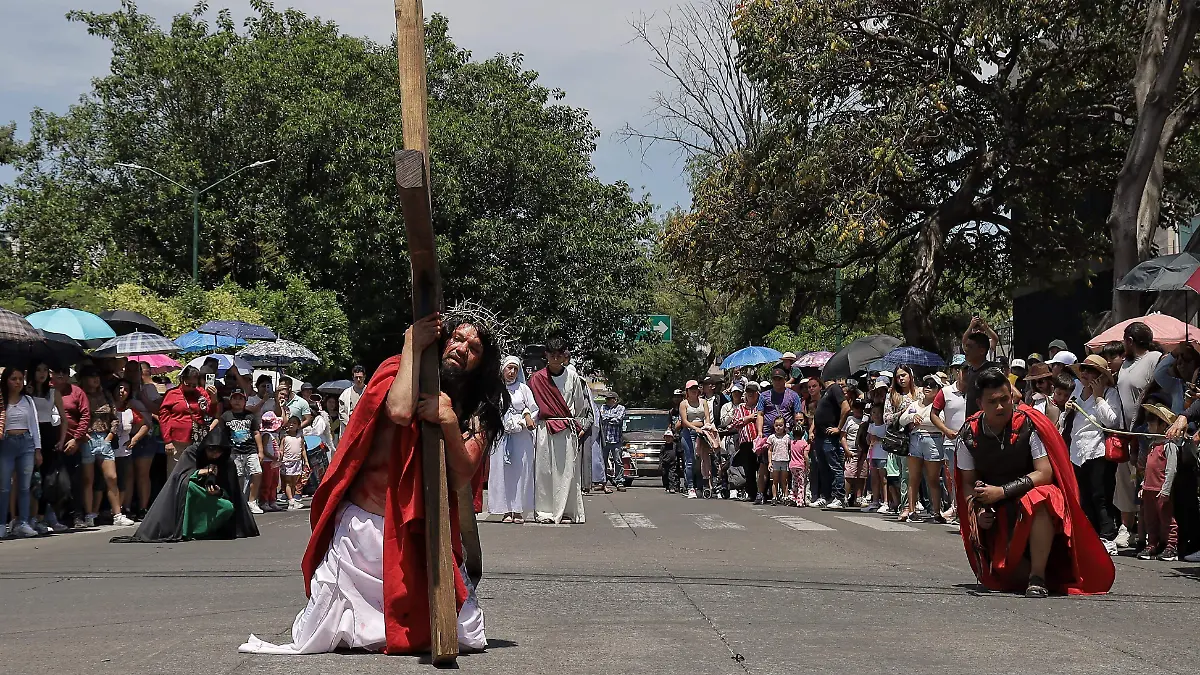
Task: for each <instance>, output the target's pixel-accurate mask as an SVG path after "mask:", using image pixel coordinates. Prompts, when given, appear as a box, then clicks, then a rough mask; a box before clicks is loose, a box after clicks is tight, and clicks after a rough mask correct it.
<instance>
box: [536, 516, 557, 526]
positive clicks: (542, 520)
mask: <svg viewBox="0 0 1200 675" xmlns="http://www.w3.org/2000/svg"><path fill="white" fill-rule="evenodd" d="M536 522H537V524H538V525H554V524H555V522H554V519H553V518H538V519H537V521H536Z"/></svg>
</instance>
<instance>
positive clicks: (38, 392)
mask: <svg viewBox="0 0 1200 675" xmlns="http://www.w3.org/2000/svg"><path fill="white" fill-rule="evenodd" d="M42 366H45V367H46V381H45V382H43V383H41V385H39V384H38V381H37V369H38V368H41V367H42ZM53 378H54V369H53V368H51V367H50V364H48V363H39V364H37V365H36V366H34V367H33V376H32V377H30V375H29V373H25V380H26V385H25V386H26V388H27V389H28V390H29V393H30V395H32V396H36V397H38V398H47V397H49V396H50V391H51V390H52V387H51V385H50V380H51V379H53Z"/></svg>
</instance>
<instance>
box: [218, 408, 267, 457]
mask: <svg viewBox="0 0 1200 675" xmlns="http://www.w3.org/2000/svg"><path fill="white" fill-rule="evenodd" d="M221 424H224V425H225V430H226V432H227V433H228V434H229V443H230V445H231V446H232V447H233V452H234V453H236V454H239V455H248V454H250V453H252V452H258V445H257V444H256V443H255V442H254V437H255V436H257V435H258V415H255V414H254V413H252V412H250V411H249V410H243V411H242V412H240V413H235V412H233V411H232V410H227V411H225V413H224V414H222V415H221Z"/></svg>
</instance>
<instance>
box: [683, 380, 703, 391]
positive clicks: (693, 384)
mask: <svg viewBox="0 0 1200 675" xmlns="http://www.w3.org/2000/svg"><path fill="white" fill-rule="evenodd" d="M699 386H700V383H699V382H697V381H695V380H688V381H687V384H685V385H683V388H684V389H691V388H692V387H699Z"/></svg>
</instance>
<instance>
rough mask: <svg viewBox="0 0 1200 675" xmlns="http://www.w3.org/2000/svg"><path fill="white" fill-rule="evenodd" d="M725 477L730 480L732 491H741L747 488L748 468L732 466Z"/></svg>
mask: <svg viewBox="0 0 1200 675" xmlns="http://www.w3.org/2000/svg"><path fill="white" fill-rule="evenodd" d="M725 475H726V477H727V478H728V479H729V487H730V489H733V490H741V489H742V488H744V487H746V467H744V466H740V465H739V466H731V467H729V471H728V473H726V474H725Z"/></svg>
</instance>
